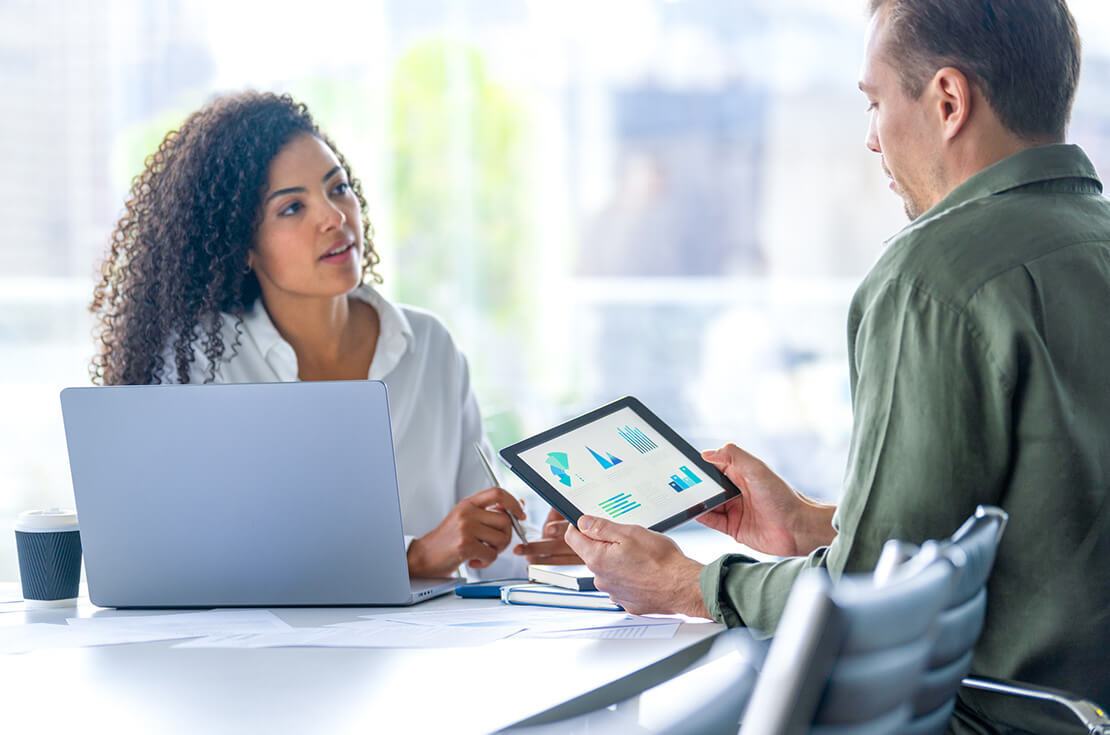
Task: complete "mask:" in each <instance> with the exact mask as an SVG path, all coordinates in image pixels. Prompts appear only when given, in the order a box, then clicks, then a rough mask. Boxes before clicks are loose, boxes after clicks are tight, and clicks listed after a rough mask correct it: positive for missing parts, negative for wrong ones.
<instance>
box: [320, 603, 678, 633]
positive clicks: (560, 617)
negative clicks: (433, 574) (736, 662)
mask: <svg viewBox="0 0 1110 735" xmlns="http://www.w3.org/2000/svg"><path fill="white" fill-rule="evenodd" d="M360 617H362V618H364V619H367V620H369V621H371V622H373V621H378V620H390V621H393V622H396V623H406V624H408V625H421V626H433V625H446V626H452V627H480V626H485V625H493V626H500V625H518V626H520V627H522V628H527V629H528V630H529V631H530V632H538V631H547V632H556V631H570V630H584V629H599V628H628V627H652V626H664V625H671V624H672V623H674V622H675V620H674V619H673V618H649V617H644V616H640V615H629V614H627V613H617V612H587V611H581V610H558V609H552V608H543V607H534V608H533V607H528V606H524V605H501V606H497V607H482V608H476V609H463V610H419V611H411V612H400V613H381V614H378V615H362V616H360ZM362 625H363V623H361V622H351V623H337V624H336V627H345V628H356V629H357V628H359V627H361V626H362Z"/></svg>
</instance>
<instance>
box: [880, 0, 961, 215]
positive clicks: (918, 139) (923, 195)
mask: <svg viewBox="0 0 1110 735" xmlns="http://www.w3.org/2000/svg"><path fill="white" fill-rule="evenodd" d="M886 16H887V10H886V9H881V10H879V12H877V13H875V16H874V17H873V18H872V19H871V25H870V26H869V28H868V30H867V50H866V52H865V54H864V61H863V71H862V72H861V78H860V83H859V87H860V90H861V91H862V92H863V93H864V94H865V95H866V96H867V101H868V103H869V105H868V108H867V109H868V114H869V115H870V124H869V126H868V129H867V147H868V148H869V149H871V150H872V151H874V152H875V153H878V154H880V155H881V156H882V157H883V160H882V166H883V171H884V172H885V173H886V175H887V176H889V177H890V179H891V183H890V188H891V190H892V191H893V192H894V193H895V194H897V195H898V196H900V197H901V198H902V202H903V203H904V205H905V207H906V216H908V217H909V218H910V219H911V220H914V219H917V218H918V217H920V216H921V215H922V214H924V213H925V212H926V211H928V210H929V209H930V208H931V207H932V206H933V205H934V204H936V203H937V202H939V201H940V199H941V197H942V194H941V191H942V187H941V181H942V180H943V174H942V169H941V164H940V160H941V159H940V140H941V138H940V133H939V130H937V129H936V126H935V123H933V121H931V120H930V117H929V114H928V113H929V105H928V100H929V98H930V95H929V94H928V93H925V94H922V95H921V99H917V100H915V99H913V98H911V97H910V96H909V95H908V94H907V93H906V91H905V89H904V88H903V86H902V82H901V79H900V78H899V76H898V71H897V70H896V69H895V68H894V67H893V66H891V64H890V61H889V57H888V55H887V53H886V45H887V43H886V36H887V33H886ZM931 123H933V124H931Z"/></svg>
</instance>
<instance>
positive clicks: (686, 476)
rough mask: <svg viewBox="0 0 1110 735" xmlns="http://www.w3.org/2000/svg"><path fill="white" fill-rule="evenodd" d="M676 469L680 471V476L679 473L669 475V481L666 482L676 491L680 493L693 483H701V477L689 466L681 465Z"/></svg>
mask: <svg viewBox="0 0 1110 735" xmlns="http://www.w3.org/2000/svg"><path fill="white" fill-rule="evenodd" d="M678 471H679V472H681V473H682V476H681V477H680V476H679V475H671V481H670V482H668V483H667V484H668V485H670V486H671V489H672V490H674V491H675V492H676V493H680V492H682V491H683V490H689V489H690V488H692V487H693V486H694V485H700V484H701V478H700V477H698V476H697V475H695V474H694V472H693V471H692V470H691V469H690V468H689V467H686V466H685V465H683V466H682V467H679V468H678Z"/></svg>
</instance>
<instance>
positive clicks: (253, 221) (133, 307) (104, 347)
mask: <svg viewBox="0 0 1110 735" xmlns="http://www.w3.org/2000/svg"><path fill="white" fill-rule="evenodd" d="M306 133H307V134H310V135H314V136H316V137H317V138H319V139H320V140H322V141H323V142H324V143H326V144H327V145H328V146H329V147H330V148H331V149H332V151H334V152H335V155H336V157H337V158H338V159H339V163H340V165H341V166H342V167H343V170H344V171H346V173H347V179H348V181H349V182H350V185H351V189H352V191H354V193H355V196H356V197H358V202H359V207H360V208H361V211H362V222H363V241H364V247H365V250H364V254H363V262H362V282H363V283H365V282H366V281H367V278H370V279H372V280H373V281H374V282H376V283H381V280H382V279H381V276H380V275H378V273H377V271H376V270H375V266H376V265H377V264H378V262H379V260H380V258H379V257H378V253H377V251H376V250H375V249H374V240H373V228H372V227H371V225H370V218H369V216H368V213H367V207H366V199H365V198H364V197H363V194H362V187H361V185H360V183H359V181H358V179H356V178H355V177H354V176H353V175H352V174H351V168H350V166H349V165H348V164H347V161H346V159H344V158H343V156H342V154H340V153H339V149H338V148H336V147H335V145H334V144H333V143H332V142H331V140H330V139H329V138H328V137H327V136H326V135H325V134H324V133H322V132H320V129H319V128H318V127H317V125H316V123H315V122H314V121H313V119H312V116H311V115H310V114H309V112H308V108H307V107H306V106H305V105H304V104H302V103H299V102H296V101H295V100H293V98H292V97H290V96H289V95H276V94H271V93H260V92H243V93H239V94H234V95H228V96H223V97H219V98H217V99H215V100H214V101H212V102H211V103H209V104H208V105H206V106H205V107H203V108H201V109H200V110H198V111H197V112H195V113H193V114H192V115H190V116H189V118H188V119H187V120H186V121H185V123H184V124H183V125H182V126H181V127H180V128H179V129H178V130H174V131H170V132H169V133H168V134H167V135H166V137H165V138H164V139H163V140H162V143H161V144H160V145H159V146H158V150H157V151H155V152H154V154H153V155H151V156H150V157H149V158H147V159H146V166H145V168H144V170H143V172H142V173H141V174H139V175H138V176H137V177H136V178H135V179H134V181H133V182H132V185H131V194H130V197H129V199H128V201H127V206H126V210H125V211H124V213H123V216H122V217H121V218H120V220H119V222H118V223H117V224H116V228H115V231H114V232H113V233H112V240H111V246H110V248H109V250H108V254H107V257H106V258H105V260H104V264H103V266H102V268H101V278H100V282H99V283H98V284H97V286H96V289H95V290H94V292H93V301H92V304H91V306H90V310H91V311H92V312H93V314H94V315H95V316H96V319H97V328H96V334H95V337H96V344H97V349H98V351H97V355H96V356H95V357H94V358H93V360H92V365H91V368H90V372H91V373H92V380H93V383H96V384H107V385H146V384H150V383H162V382H164V381H165V380H166V379H167V377H169V375H170V374H176V377H177V380H178V381H180V382H182V383H187V382H189V368H190V365H191V364H192V363H193V361H194V348H195V347H197V346H199V347H200V349H201V350H202V351H203V353H204V355H205V357H206V358H207V360H208V363H209V365H208V374H207V376H206V379H205V382H212V381H214V380H215V375H216V370H217V367H218V365H219V361H220V359H221V358H222V357H223V355H224V353H225V352H227V351H228V350H229V349H230V350H231V355H232V356H234V355H235V353H236V351H237V349H238V347H239V344H240V341H239V338H240V336H241V335H242V318H243V314H244V312H245V311H246V310H247V309H249V308H250V307H251V305H252V304H254V302H255V300H256V299H257V298H258V297H259V295H260V293H261V291H260V287H259V285H258V279H257V278H256V277H255V275H254V273H253V272H247V269H246V264H247V254H248V251H249V250H250V249H251V247H252V246H253V244H254V240H255V234H256V232H257V230H258V226H259V224H260V222H261V217H262V208H261V204H262V194H263V190H264V188H265V186H266V178H267V171H268V169H269V166H270V162H271V161H272V160H273V159H274V157H275V156H276V155H277V154H278V152H279V151H280V150H281V149H282V148H283V147H284V146H285V145H286V143H288V142H289V141H290V140H292V139H293V138H295V137H297V136H299V135H303V134H306ZM223 313H226V314H230V315H232V316H233V317H235V319H236V321H235V331H236V337H235V340H234V341H233V343H232V344H231V345H225V344H224V341H225V340H224V338H223V335H222V327H223V319H222V314H223ZM167 362H170V364H169V365H167ZM168 368H172V370H173V373H168V372H167V369H168Z"/></svg>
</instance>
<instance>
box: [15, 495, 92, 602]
mask: <svg viewBox="0 0 1110 735" xmlns="http://www.w3.org/2000/svg"><path fill="white" fill-rule="evenodd" d="M15 547H16V551H17V552H18V554H19V580H20V582H21V583H22V585H23V599H24V600H26V601H27V604H28V605H30V606H32V607H65V606H67V605H73V604H76V602H77V588H78V586H79V585H80V582H81V534H80V532H79V531H78V530H77V514H76V513H74V512H73V511H72V510H62V509H61V508H50V509H49V510H30V511H27V512H26V513H20V514H19V518H18V519H17V520H16V523H15Z"/></svg>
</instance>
